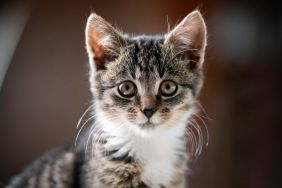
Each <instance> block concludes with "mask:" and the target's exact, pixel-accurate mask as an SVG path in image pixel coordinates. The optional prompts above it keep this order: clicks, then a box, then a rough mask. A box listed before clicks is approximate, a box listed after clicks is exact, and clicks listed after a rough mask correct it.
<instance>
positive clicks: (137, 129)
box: [7, 11, 206, 188]
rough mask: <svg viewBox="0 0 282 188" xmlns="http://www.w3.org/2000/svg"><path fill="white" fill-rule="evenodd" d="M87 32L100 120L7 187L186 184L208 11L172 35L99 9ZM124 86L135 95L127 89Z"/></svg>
mask: <svg viewBox="0 0 282 188" xmlns="http://www.w3.org/2000/svg"><path fill="white" fill-rule="evenodd" d="M85 33H86V48H87V52H88V55H89V63H90V77H89V79H90V84H91V92H92V94H93V100H94V105H93V106H92V112H93V116H92V117H91V118H95V121H94V123H93V124H92V125H91V126H90V129H89V130H88V131H87V133H88V134H86V135H84V136H82V137H81V140H82V141H81V143H83V144H79V146H78V147H77V148H75V147H73V146H72V144H70V145H67V146H64V147H61V148H59V149H57V150H54V151H51V152H49V153H47V154H46V155H45V156H43V157H42V158H41V159H39V160H38V161H36V162H35V163H34V164H33V165H31V166H30V167H28V168H27V169H26V170H25V171H24V172H23V173H22V174H20V175H18V176H16V177H15V178H13V180H12V181H11V184H10V185H9V186H7V188H18V187H22V188H37V187H44V188H48V187H50V188H51V187H52V188H53V187H57V188H67V187H68V188H69V187H74V188H82V187H83V188H184V187H186V186H187V185H186V181H185V177H186V172H187V161H188V160H189V156H190V155H189V153H188V152H187V148H186V139H187V134H186V131H187V130H186V128H187V123H188V122H189V120H190V118H191V117H192V115H193V114H195V113H196V112H197V108H196V103H197V99H196V98H197V96H198V94H199V92H200V89H201V87H202V84H203V73H202V64H203V61H204V53H205V47H206V27H205V23H204V21H203V18H202V16H201V14H200V13H199V12H198V11H194V12H192V13H191V14H189V15H188V16H187V17H186V18H184V19H183V21H182V22H180V24H179V25H178V26H176V27H175V28H174V29H173V30H172V31H171V32H169V33H168V34H166V35H165V36H137V37H129V36H128V35H125V34H123V33H121V32H120V31H118V30H116V29H115V28H113V27H112V26H111V25H110V24H109V23H108V22H106V21H105V20H104V19H103V18H101V17H100V16H98V15H96V14H91V15H90V17H89V19H88V23H87V26H86V32H85ZM124 83H130V84H129V85H126V86H124V88H125V90H128V91H133V92H132V94H130V95H123V93H122V92H121V91H120V88H121V87H122V84H124ZM164 83H170V84H172V85H165V86H164V85H162V84H164ZM171 87H172V88H171ZM124 88H123V89H124ZM166 89H167V91H170V90H171V89H173V92H171V95H169V94H164V91H166ZM163 90H164V91H163ZM85 146H86V148H88V150H87V152H86V153H85V150H84V148H85ZM89 148H90V149H89Z"/></svg>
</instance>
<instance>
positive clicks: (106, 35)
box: [85, 13, 125, 70]
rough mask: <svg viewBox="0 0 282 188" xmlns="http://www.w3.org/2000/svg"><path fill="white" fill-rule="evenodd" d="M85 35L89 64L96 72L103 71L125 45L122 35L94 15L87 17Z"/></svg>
mask: <svg viewBox="0 0 282 188" xmlns="http://www.w3.org/2000/svg"><path fill="white" fill-rule="evenodd" d="M85 35H86V36H85V37H86V39H85V40H86V48H87V52H88V56H89V59H90V63H92V64H95V66H93V67H95V69H96V70H100V69H105V64H106V63H107V62H110V61H113V60H114V59H115V58H117V57H118V56H119V53H120V49H121V47H122V46H123V45H125V40H124V39H123V37H122V35H121V34H120V33H119V32H118V31H117V30H116V29H115V28H114V27H112V26H111V25H110V24H109V23H108V22H107V21H106V20H104V19H103V18H102V17H101V16H99V15H97V14H95V13H92V14H91V15H90V16H89V17H88V20H87V25H86V29H85ZM91 66H92V65H91Z"/></svg>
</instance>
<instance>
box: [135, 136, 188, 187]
mask: <svg viewBox="0 0 282 188" xmlns="http://www.w3.org/2000/svg"><path fill="white" fill-rule="evenodd" d="M137 143H138V144H136V145H135V155H136V159H137V160H138V161H140V163H141V165H142V167H143V173H142V175H141V180H142V181H143V182H144V183H145V184H147V185H149V186H150V187H152V188H161V187H166V186H168V185H171V182H175V181H176V178H182V177H178V176H177V174H176V173H177V172H178V171H177V166H178V165H179V164H180V163H181V164H182V163H183V164H185V162H184V161H183V160H184V158H183V157H180V156H183V155H186V153H185V152H184V151H185V150H183V148H182V144H183V143H182V141H181V140H178V139H176V138H167V137H166V138H162V137H158V138H155V139H151V140H148V141H147V142H143V143H142V142H137ZM180 148H182V149H180ZM181 174H184V172H183V173H181Z"/></svg>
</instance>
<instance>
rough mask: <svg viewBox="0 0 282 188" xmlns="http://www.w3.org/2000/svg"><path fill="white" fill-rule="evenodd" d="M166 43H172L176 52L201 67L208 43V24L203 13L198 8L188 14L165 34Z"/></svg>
mask: <svg viewBox="0 0 282 188" xmlns="http://www.w3.org/2000/svg"><path fill="white" fill-rule="evenodd" d="M164 43H165V44H168V45H172V47H173V49H174V50H175V52H174V53H179V54H180V55H182V56H185V57H187V58H189V59H190V60H192V61H191V62H194V63H192V64H193V67H194V66H196V67H201V66H202V64H203V62H204V55H205V49H206V45H207V30H206V24H205V21H204V19H203V17H202V15H201V13H200V12H199V11H197V10H196V11H193V12H192V13H190V14H189V15H187V16H186V17H185V18H184V19H183V20H182V21H181V22H180V23H179V24H178V25H177V26H176V27H175V28H174V29H173V30H172V31H170V32H169V33H168V34H167V35H166V36H165V41H164ZM190 66H191V65H190Z"/></svg>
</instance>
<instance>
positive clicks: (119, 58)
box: [86, 15, 206, 130]
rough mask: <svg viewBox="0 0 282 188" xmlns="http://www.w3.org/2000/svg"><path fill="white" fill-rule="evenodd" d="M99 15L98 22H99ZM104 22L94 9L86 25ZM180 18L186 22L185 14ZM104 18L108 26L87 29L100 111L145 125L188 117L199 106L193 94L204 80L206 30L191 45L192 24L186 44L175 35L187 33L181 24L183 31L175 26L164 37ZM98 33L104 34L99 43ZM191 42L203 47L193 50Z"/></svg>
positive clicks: (157, 125)
mask: <svg viewBox="0 0 282 188" xmlns="http://www.w3.org/2000/svg"><path fill="white" fill-rule="evenodd" d="M95 18H96V22H99V23H98V24H96V25H95V23H96V22H94V21H95ZM93 19H94V21H93ZM187 19H188V18H187ZM189 19H190V22H191V18H189ZM200 19H201V18H200ZM200 21H202V20H200ZM103 22H104V20H102V18H101V17H97V15H95V16H94V18H92V19H90V20H89V22H88V28H89V27H91V25H90V26H89V24H94V25H95V27H96V28H97V26H100V27H101V24H102V23H103ZM182 22H184V23H182V24H187V23H186V22H187V21H186V22H185V19H184V21H182ZM105 24H106V25H104V27H103V28H102V29H108V30H107V31H103V32H101V29H100V30H98V31H99V32H97V31H96V30H95V27H93V28H94V31H93V30H91V31H89V30H87V31H88V32H89V33H90V35H89V33H87V34H86V35H87V37H88V43H87V45H88V46H87V47H88V52H89V56H90V63H92V64H91V67H92V72H91V77H90V82H91V86H92V92H93V95H94V98H95V104H96V111H97V113H100V115H101V116H103V117H104V118H107V119H108V120H110V121H111V122H115V123H116V124H120V125H123V126H136V127H138V128H140V129H143V130H148V129H150V130H151V129H157V128H164V127H166V128H167V127H173V126H175V125H177V124H178V123H182V122H185V121H186V120H187V118H188V117H189V116H190V115H191V114H192V113H194V111H195V103H196V98H195V97H196V96H197V95H198V93H199V90H200V88H201V86H202V82H203V76H202V70H201V64H202V62H203V53H204V49H200V48H199V47H201V48H204V47H205V45H206V44H205V38H203V35H205V31H201V30H199V31H198V32H203V33H204V34H202V33H196V34H195V37H199V36H200V38H199V39H200V40H202V41H201V43H200V44H199V42H198V41H196V42H195V44H194V45H193V44H192V43H191V41H192V39H191V37H192V36H191V35H192V34H194V33H193V31H191V28H190V30H189V33H190V38H189V40H190V41H189V42H190V43H189V45H190V46H189V47H188V46H186V47H184V49H183V45H187V44H186V43H185V42H187V41H178V40H177V37H178V35H180V34H183V33H184V34H187V33H185V31H183V30H181V32H182V33H180V34H179V32H180V31H178V30H179V29H178V30H176V29H177V28H176V29H175V30H173V31H172V32H171V33H169V34H168V35H166V36H162V37H161V36H160V37H136V38H129V37H123V36H122V35H121V34H119V33H118V32H117V31H116V30H114V31H113V28H112V27H111V26H110V25H108V23H105ZM197 24H199V23H198V22H197ZM180 26H181V23H180ZM180 26H179V27H180ZM185 26H186V25H183V27H185ZM180 29H183V28H180ZM197 29H198V28H197ZM204 29H205V28H204ZM109 31H111V32H110V34H108V33H107V32H109ZM177 32H178V33H177ZM104 34H105V35H106V36H105V37H104V38H103V36H102V35H104ZM107 37H108V38H107ZM97 38H103V39H102V40H100V42H97V43H95V40H97ZM115 39H116V42H114V40H115ZM93 40H94V42H93ZM117 41H118V42H117ZM103 44H104V45H103ZM197 45H198V46H197ZM193 46H194V47H196V46H197V48H199V49H197V50H195V48H194V47H193Z"/></svg>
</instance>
